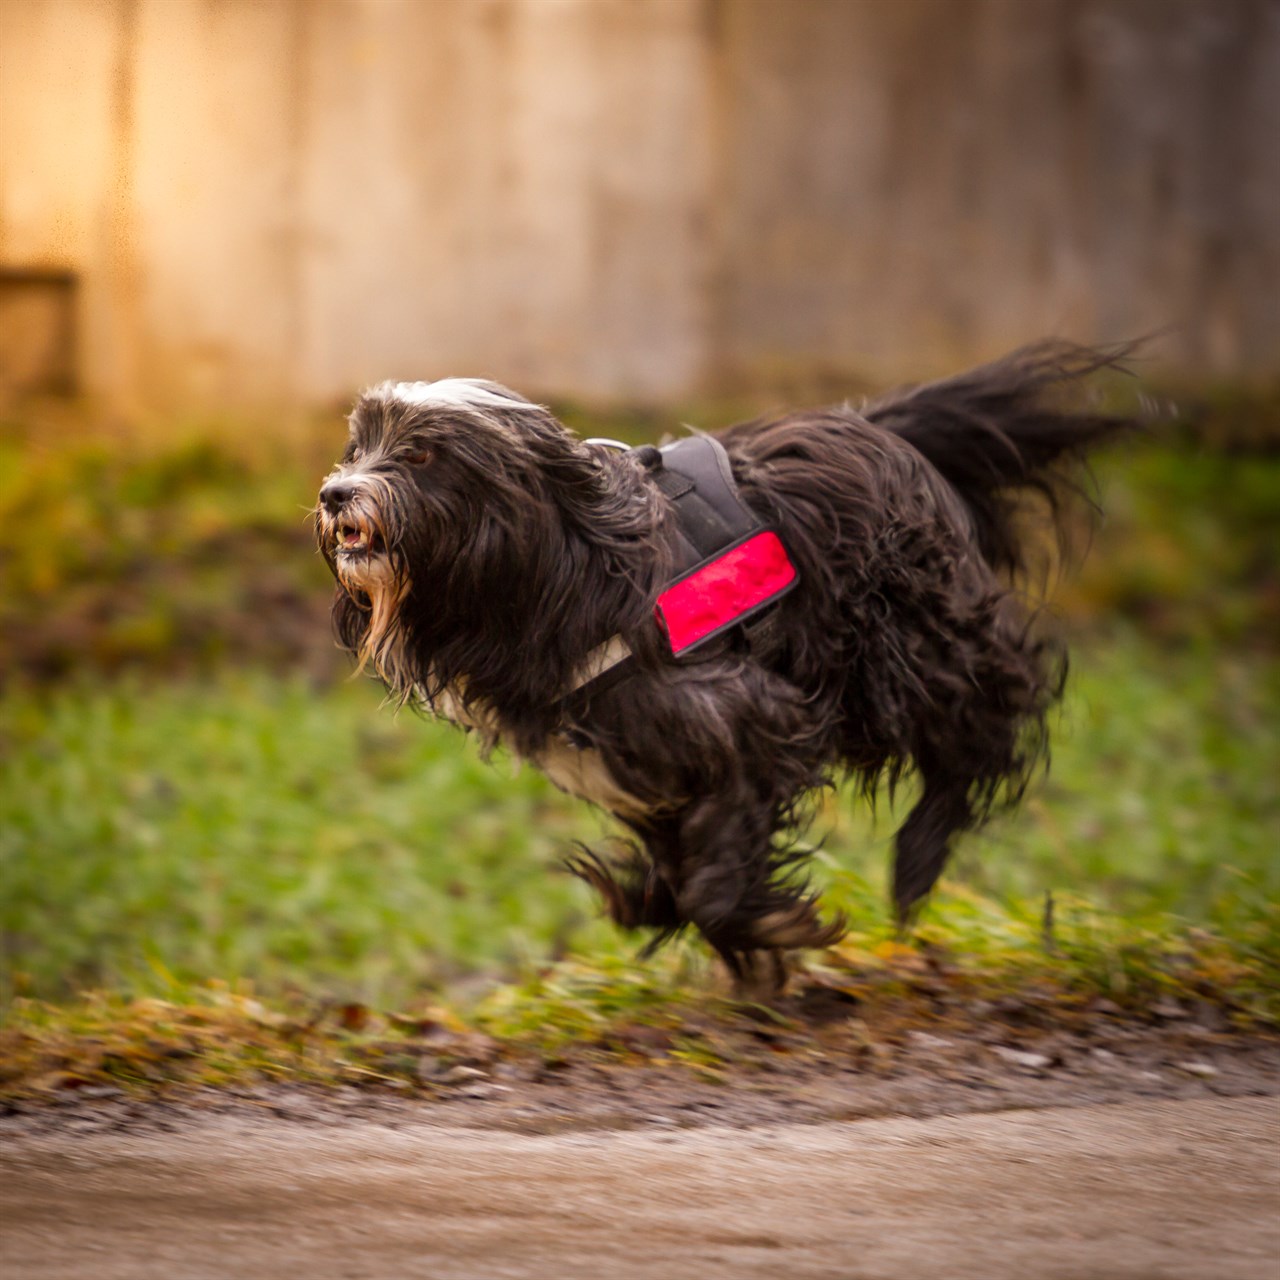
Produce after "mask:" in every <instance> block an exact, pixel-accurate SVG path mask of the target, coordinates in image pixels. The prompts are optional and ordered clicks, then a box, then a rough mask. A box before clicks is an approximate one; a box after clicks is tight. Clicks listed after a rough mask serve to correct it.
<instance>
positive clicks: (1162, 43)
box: [0, 0, 1280, 1002]
mask: <svg viewBox="0 0 1280 1280" xmlns="http://www.w3.org/2000/svg"><path fill="white" fill-rule="evenodd" d="M1277 126H1280V4H1278V3H1277V2H1276V0H892V2H891V0H5V3H4V4H3V5H0V766H2V769H0V954H2V956H3V960H4V973H3V976H2V977H0V982H2V983H3V992H2V994H3V995H4V997H5V998H6V1000H9V999H12V998H13V997H15V996H17V997H28V996H40V997H47V998H63V997H65V996H67V995H70V994H72V993H74V992H77V991H82V990H85V989H106V990H109V991H112V990H114V991H124V992H137V991H147V990H157V989H158V990H164V991H170V990H172V989H174V987H175V986H176V987H178V988H181V986H182V984H184V983H188V984H189V983H203V982H207V981H208V980H210V979H217V980H220V981H229V982H238V983H252V984H255V986H256V988H257V989H259V990H261V991H264V992H269V993H280V992H288V991H303V992H306V991H315V990H322V991H334V992H337V993H339V994H347V995H353V996H357V997H359V998H360V999H369V1000H381V1001H383V1002H394V1001H401V1002H402V1001H404V1000H407V999H412V998H414V997H415V996H416V995H417V994H419V993H422V992H424V991H433V990H439V989H440V988H441V987H445V986H447V987H449V988H450V989H462V988H465V987H466V985H467V984H468V983H481V982H492V981H493V980H494V979H495V978H496V977H502V976H508V975H510V974H512V973H515V972H519V971H520V970H521V968H522V967H527V966H529V965H531V964H532V965H536V964H540V963H542V962H543V961H544V960H545V959H546V958H547V957H549V956H552V957H554V956H556V955H560V954H563V953H565V952H566V951H567V950H572V949H577V950H579V951H583V950H591V949H597V950H604V951H608V950H609V949H611V948H612V949H617V948H619V947H620V946H622V945H623V944H620V943H619V942H618V941H617V939H616V938H615V937H614V935H613V934H612V933H611V932H610V931H609V930H607V929H605V928H604V927H603V926H601V925H599V924H596V923H593V922H592V906H591V904H590V903H589V901H588V900H587V899H586V897H585V896H584V895H582V894H580V893H579V890H578V888H577V887H575V886H573V885H571V884H569V883H568V882H567V881H566V880H565V879H564V878H563V877H560V876H557V875H556V874H554V872H553V870H552V868H553V865H554V862H555V858H556V855H557V853H558V851H560V850H561V849H562V848H563V846H564V844H565V842H566V841H567V840H568V839H570V838H577V837H582V838H587V839H591V838H598V837H599V834H600V830H601V824H600V823H599V822H598V821H597V820H596V819H595V818H593V817H591V816H590V815H589V814H587V813H585V811H584V810H583V809H582V808H581V807H580V806H576V805H573V804H571V803H569V802H567V801H565V800H563V799H562V798H561V797H560V796H558V795H557V794H556V793H555V792H553V791H551V790H550V789H549V788H548V787H547V786H546V785H545V784H544V783H543V782H542V781H541V780H540V779H538V778H536V777H533V776H531V775H529V774H528V773H527V772H526V773H522V774H520V775H519V776H518V777H517V778H515V779H514V780H513V779H512V778H511V777H510V776H509V774H510V770H508V769H505V768H503V769H499V770H496V771H495V770H492V769H490V768H487V767H486V766H484V765H483V764H482V763H481V762H480V761H479V760H478V759H477V758H476V757H475V754H474V752H472V751H471V750H470V749H469V748H468V747H466V746H465V745H464V744H463V742H462V740H461V739H460V738H458V737H456V736H455V735H454V734H452V733H451V732H449V731H447V730H444V729H439V728H436V727H432V726H426V725H422V724H420V723H418V722H416V721H415V720H414V718H413V717H412V716H411V715H408V714H402V715H401V716H399V717H398V718H397V717H393V716H392V714H391V713H390V712H389V711H386V710H379V707H378V694H377V690H376V689H375V688H373V687H372V686H371V685H369V684H366V683H360V684H351V683H349V682H346V681H345V680H344V663H343V661H342V660H341V658H340V656H339V655H337V654H336V652H335V650H334V648H333V644H332V641H331V639H330V637H329V633H328V626H327V599H328V594H329V584H328V581H327V574H326V571H325V569H324V566H323V564H322V563H321V562H320V560H319V559H318V557H317V556H316V555H315V554H314V552H313V550H312V547H311V539H310V534H309V530H308V525H307V517H306V510H307V508H308V507H309V505H310V503H311V501H312V499H313V494H314V491H315V488H316V484H317V481H318V479H319V477H320V476H321V475H322V474H323V472H324V471H325V470H326V469H327V467H328V465H329V463H330V461H331V460H332V458H333V457H334V456H336V454H337V453H338V452H339V450H340V447H341V441H342V438H343V434H344V432H343V425H342V415H343V413H344V412H345V410H346V408H347V406H349V404H350V402H351V399H352V397H353V395H354V394H355V393H356V391H357V390H358V389H359V388H360V387H361V386H362V385H363V384H365V383H368V382H371V381H375V380H380V379H382V378H385V377H395V378H436V377H442V376H446V375H455V374H456V375H477V376H486V377H493V378H497V379H499V380H501V381H504V382H508V383H510V384H511V385H513V386H515V387H517V388H518V389H520V390H521V391H523V392H525V393H527V394H531V395H536V396H539V397H542V398H546V399H548V400H549V401H550V402H551V403H552V404H553V406H554V407H555V408H556V409H557V410H558V411H559V412H560V413H561V414H562V415H563V416H564V418H565V420H566V421H568V422H569V423H570V424H571V425H573V426H574V427H575V428H578V429H582V430H585V431H588V433H590V434H606V435H622V436H624V437H626V438H629V439H632V440H637V441H638V440H641V439H649V438H655V437H656V436H658V435H660V434H661V433H662V432H664V431H669V430H673V429H675V428H676V427H677V426H678V424H679V423H681V422H693V423H696V424H697V425H699V426H702V427H706V428H713V427H716V426H720V425H724V424H726V423H727V422H729V421H731V420H732V419H734V418H735V417H737V416H740V415H741V414H745V413H749V412H755V411H758V410H761V409H768V408H775V407H781V406H783V405H787V404H796V403H803V402H812V401H815V400H822V399H824V398H825V399H836V398H844V397H854V398H856V397H857V396H859V395H861V394H864V393H866V392H869V391H873V390H877V389H883V388H884V387H885V386H887V385H890V384H893V383H896V382H900V381H902V380H909V379H914V378H920V377H929V376H936V375H940V374H944V373H948V372H954V371H956V370H958V369H959V368H961V367H963V366H965V365H967V364H971V363H975V362H979V361H981V360H984V359H987V358H991V357H994V356H996V355H999V354H1001V353H1002V352H1003V351H1004V350H1006V349H1008V348H1010V347H1013V346H1016V345H1019V344H1021V343H1023V342H1027V341H1031V340H1034V339H1036V338H1039V337H1042V336H1046V335H1060V336H1066V337H1071V338H1074V339H1077V340H1080V341H1087V342H1110V341H1117V340H1125V339H1129V338H1133V337H1138V336H1142V335H1146V334H1153V335H1155V337H1154V339H1153V341H1152V342H1151V343H1150V344H1149V345H1148V347H1147V348H1146V349H1145V351H1144V352H1143V354H1142V355H1141V357H1140V358H1139V359H1138V361H1137V362H1136V365H1135V368H1136V372H1137V373H1138V375H1139V376H1138V378H1137V379H1136V380H1133V381H1132V382H1131V383H1129V384H1128V385H1125V384H1124V382H1123V380H1117V382H1116V385H1114V386H1110V387H1107V388H1104V394H1106V395H1109V396H1113V397H1115V398H1116V400H1117V403H1121V402H1123V403H1125V404H1126V405H1128V406H1130V407H1131V406H1132V405H1133V403H1134V402H1135V401H1136V400H1137V399H1138V398H1139V396H1141V397H1142V399H1143V403H1144V404H1145V405H1146V407H1147V408H1148V410H1149V411H1151V414H1152V418H1153V422H1154V423H1155V424H1156V425H1155V427H1154V429H1153V430H1152V432H1151V433H1150V435H1149V437H1148V438H1147V439H1146V440H1144V441H1143V442H1141V443H1139V444H1135V445H1132V446H1130V447H1127V448H1126V449H1124V450H1122V451H1119V452H1117V453H1115V454H1113V455H1111V456H1108V457H1106V458H1103V459H1101V460H1100V461H1099V464H1098V467H1097V473H1098V482H1099V489H1100V493H1101V497H1102V500H1103V505H1104V506H1105V508H1106V510H1107V513H1108V521H1107V523H1106V524H1105V525H1104V527H1103V528H1102V530H1101V532H1100V533H1099V534H1098V535H1097V536H1096V537H1095V539H1094V542H1093V547H1092V552H1091V556H1090V559H1089V561H1088V564H1087V565H1086V567H1085V570H1084V572H1083V574H1082V575H1081V576H1080V577H1078V578H1075V579H1072V580H1071V581H1070V582H1069V583H1067V584H1064V586H1063V587H1062V589H1061V590H1059V591H1058V592H1057V594H1056V596H1055V601H1054V606H1053V613H1054V616H1055V618H1056V625H1058V626H1059V627H1060V628H1061V629H1063V630H1064V631H1066V632H1067V634H1068V635H1069V636H1070V637H1071V638H1072V639H1073V640H1074V642H1075V652H1076V655H1077V659H1076V673H1077V674H1076V679H1075V682H1074V684H1073V686H1072V694H1071V696H1070V698H1069V700H1068V703H1067V705H1066V707H1065V709H1064V713H1063V719H1062V724H1061V725H1060V727H1059V732H1058V741H1059V750H1058V755H1057V761H1056V764H1055V768H1054V772H1053V774H1052V775H1051V776H1050V779H1049V781H1048V783H1047V784H1045V785H1044V786H1043V787H1041V788H1040V789H1038V790H1037V792H1036V795H1035V797H1034V799H1033V800H1032V801H1031V803H1030V805H1029V806H1028V809H1027V811H1026V812H1025V813H1024V815H1023V816H1022V817H1021V818H1020V819H1018V820H1016V821H1015V822H1013V823H1011V824H1009V825H1008V827H1007V828H999V829H997V830H996V831H995V832H994V833H993V834H992V836H990V837H989V838H987V839H985V840H983V841H974V842H971V844H970V845H968V846H966V849H965V852H964V853H963V855H962V856H961V857H960V859H959V860H958V861H957V863H956V869H955V874H954V876H953V877H952V881H951V886H952V887H951V889H950V890H949V891H948V892H949V893H950V894H951V897H950V898H948V896H947V895H945V894H944V895H943V899H942V902H941V904H940V906H939V907H938V908H936V910H938V911H940V912H942V913H943V914H942V916H941V917H940V919H945V918H946V912H947V910H949V909H950V910H954V909H955V908H954V903H955V902H956V901H964V902H968V903H969V904H972V903H973V902H975V901H981V902H984V903H989V904H993V905H992V910H993V911H997V910H998V911H1002V912H1005V913H1006V915H1009V916H1010V918H1012V917H1013V916H1016V915H1017V913H1018V912H1019V911H1021V910H1023V908H1021V907H1020V906H1019V905H1018V904H1019V903H1021V902H1024V901H1038V900H1039V898H1040V895H1042V894H1043V892H1044V891H1045V890H1046V889H1053V890H1054V891H1056V892H1059V893H1071V894H1075V895H1079V896H1080V897H1081V898H1082V899H1088V900H1089V901H1091V902H1093V903H1095V904H1097V905H1098V906H1099V907H1100V908H1101V909H1103V910H1106V911H1110V912H1113V913H1118V914H1120V915H1122V916H1124V917H1125V918H1127V919H1135V920H1136V919H1142V920H1147V919H1150V920H1160V921H1166V920H1173V919H1176V920H1178V921H1181V922H1183V923H1187V922H1189V923H1190V924H1191V925H1193V926H1194V927H1196V928H1201V929H1216V930H1218V931H1220V932H1221V933H1222V934H1223V935H1224V936H1228V937H1231V938H1235V939H1238V940H1239V945H1240V947H1241V948H1242V950H1241V954H1242V955H1244V954H1248V955H1255V956H1268V957H1271V960H1274V957H1275V955H1276V954H1277V944H1276V911H1275V899H1276V896H1277V890H1278V889H1280V868H1278V867H1277V857H1276V851H1277V849H1278V848H1280V808H1278V805H1277V798H1276V790H1275V781H1274V780H1275V778H1276V777H1277V776H1280V751H1278V749H1277V734H1278V729H1277V711H1278V710H1280V663H1278V662H1277V657H1276V652H1275V642H1276V638H1277V633H1278V631H1280V571H1278V569H1277V548H1278V547H1280V147H1278V146H1277V145H1276V138H1277ZM819 825H820V827H821V829H822V832H824V833H827V834H828V840H827V844H826V853H825V854H824V855H823V861H822V874H823V876H824V877H825V881H824V882H825V883H826V884H827V887H828V892H829V894H830V895H831V896H832V897H833V898H834V899H835V900H838V901H843V902H844V903H845V905H846V906H850V907H851V908H852V909H853V910H854V911H855V913H856V916H857V918H858V919H859V920H860V921H862V922H863V924H864V925H865V926H866V927H867V928H868V929H873V930H874V929H880V930H883V931H884V932H886V933H887V931H888V920H887V912H886V911H885V910H884V908H883V906H882V886H883V868H882V863H883V861H884V855H885V852H886V848H887V843H888V839H889V836H890V835H891V832H892V830H893V822H892V817H891V815H890V816H889V817H886V816H885V815H884V814H882V815H881V819H880V822H879V824H877V825H875V826H873V825H872V824H871V822H870V820H869V819H868V818H866V817H865V815H861V814H855V809H854V806H853V805H852V803H851V802H850V801H849V800H848V799H847V798H843V797H836V798H834V799H833V800H832V801H831V802H830V803H829V804H827V805H826V806H825V808H824V809H823V811H822V813H821V815H820V824H819ZM948 902H951V903H952V904H953V905H952V907H950V908H949V907H948V905H947V904H948ZM1268 962H1271V961H1268ZM1259 963H1261V961H1259Z"/></svg>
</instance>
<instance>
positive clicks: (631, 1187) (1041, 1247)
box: [0, 1097, 1280, 1280]
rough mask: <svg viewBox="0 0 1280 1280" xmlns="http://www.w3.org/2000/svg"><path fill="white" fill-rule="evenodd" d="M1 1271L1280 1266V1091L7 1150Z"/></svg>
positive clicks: (11, 1142) (125, 1137) (207, 1133)
mask: <svg viewBox="0 0 1280 1280" xmlns="http://www.w3.org/2000/svg"><path fill="white" fill-rule="evenodd" d="M0 1270H2V1271H3V1274H4V1275H5V1276H6V1277H13V1280H18V1277H23V1278H24V1280H26V1278H30V1280H46V1278H49V1277H93V1278H94V1280H116V1278H117V1277H130V1278H131V1280H132V1278H134V1277H152V1276H154V1277H166V1278H167V1280H187V1278H189V1277H205V1276H208V1277H214V1276H217V1277H222V1276H237V1277H273V1278H274V1277H294V1276H297V1277H307V1278H308V1280H314V1278H317V1277H330V1276H332V1277H375V1276H376V1277H394V1278H397V1280H398V1278H400V1277H418V1276H421V1277H432V1280H449V1278H453V1277H468V1278H471V1277H476V1278H481V1277H483V1278H484V1280H489V1278H491V1277H539V1278H541V1277H546V1278H547V1280H559V1278H560V1277H566V1278H572V1277H583V1278H584V1280H588V1278H589V1280H602V1278H605V1277H607V1278H609V1280H632V1278H633V1277H637V1278H638V1277H652V1278H653V1280H675V1278H678V1277H684V1276H689V1277H695V1276H696V1277H721V1276H724V1277H751V1276H770V1277H774V1276H778V1275H786V1276H787V1277H789V1278H791V1277H831V1278H832V1280H836V1278H839V1280H847V1278H848V1277H855V1276H856V1277H863V1278H866V1280H871V1278H873V1277H912V1280H915V1277H919V1276H933V1277H939V1278H945V1280H964V1278H965V1277H970V1276H972V1277H981V1280H997V1278H999V1277H1006V1276H1007V1277H1017V1278H1018V1280H1025V1278H1026V1277H1036V1278H1037V1280H1048V1278H1053V1277H1062V1278H1064V1280H1065V1278H1067V1277H1071V1278H1073V1280H1077V1278H1078V1280H1085V1278H1088V1280H1104V1278H1108V1277H1134V1278H1135V1280H1136V1278H1137V1277H1143V1278H1144V1280H1146V1278H1148V1277H1162V1278H1167V1277H1184V1276H1185V1277H1187V1278H1188V1280H1234V1278H1236V1277H1239V1278H1240V1280H1246V1278H1247V1280H1275V1277H1276V1276H1277V1275H1280V1099H1277V1098H1275V1097H1264V1098H1257V1097H1255V1098H1236V1099H1214V1100H1194V1101H1173V1102H1136V1103H1134V1102H1131V1103H1125V1104H1119V1105H1112V1106H1087V1107H1078V1108H1060V1109H1054V1110H1047V1111H1012V1112H1001V1113H997V1114H987V1115H969V1116H956V1117H944V1118H933V1119H918V1120H907V1119H893V1120H865V1121H860V1122H855V1123H827V1124H822V1125H796V1126H775V1127H764V1128H754V1129H726V1128H716V1127H709V1128H701V1129H684V1130H677V1129H668V1128H663V1127H661V1126H654V1127H650V1128H648V1129H636V1130H630V1131H626V1132H597V1133H576V1134H559V1135H547V1136H531V1135H528V1134H520V1133H511V1132H501V1131H492V1130H490V1131H466V1130H460V1129H435V1128H431V1127H430V1126H428V1125H415V1126H410V1127H407V1128H399V1129H395V1128H389V1127H387V1126H386V1125H384V1124H379V1123H374V1122H369V1121H353V1122H351V1123H349V1124H346V1125H342V1126H334V1127H329V1128H320V1127H310V1126H305V1125H298V1124H292V1123H289V1122H281V1121H279V1120H276V1119H273V1118H269V1117H264V1118H263V1119H261V1120H258V1121H251V1120H249V1119H247V1118H245V1117H243V1116H239V1117H233V1118H226V1117H222V1118H219V1117H210V1118H209V1119H207V1120H205V1121H202V1122H199V1123H194V1124H192V1125H190V1126H184V1127H183V1128H182V1129H180V1130H179V1131H177V1132H174V1133H158V1132H150V1133H144V1134H141V1135H129V1134H91V1135H79V1136H77V1135H74V1134H69V1133H57V1132H48V1133H44V1134H32V1135H25V1136H24V1135H18V1136H13V1135H10V1137H9V1139H8V1140H7V1141H6V1145H5V1149H4V1151H3V1152H2V1153H0Z"/></svg>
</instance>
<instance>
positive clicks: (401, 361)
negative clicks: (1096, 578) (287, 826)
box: [0, 0, 1280, 410]
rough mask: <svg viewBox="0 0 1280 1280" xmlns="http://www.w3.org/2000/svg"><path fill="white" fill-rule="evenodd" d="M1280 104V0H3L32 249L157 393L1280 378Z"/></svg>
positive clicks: (610, 392) (84, 351) (5, 100)
mask: <svg viewBox="0 0 1280 1280" xmlns="http://www.w3.org/2000/svg"><path fill="white" fill-rule="evenodd" d="M1277 122H1280V4H1278V3H1277V0H895V2H894V3H888V2H885V0H3V3H0V270H2V269H4V268H23V269H26V268H32V267H41V268H58V269H71V270H73V271H75V272H76V273H77V274H78V276H79V278H80V283H81V288H80V292H79V295H78V296H79V301H78V306H79V309H80V314H79V317H78V319H79V325H78V334H79V343H80V351H79V367H80V372H81V378H82V382H83V384H84V385H86V386H87V387H88V388H89V389H90V390H91V391H93V392H94V393H96V394H98V395H99V396H101V397H103V398H104V399H105V400H106V401H107V402H109V403H111V404H113V405H115V406H118V407H120V408H123V409H126V410H127V409H131V408H134V407H138V406H142V405H152V406H162V407H176V406H189V405H201V406H233V405H237V404H271V403H290V402H293V403H298V402H323V401H327V400H330V399H333V398H340V397H343V396H345V395H347V394H348V393H349V391H350V389H351V388H352V387H353V386H354V385H357V384H359V383H362V382H366V381H369V380H372V379H375V378H379V377H383V376H388V375H394V376H438V375H442V374H445V373H450V372H483V373H487V374H490V375H492V376H496V377H500V378H504V379H506V380H509V381H511V382H513V383H516V384H518V385H521V386H525V387H529V388H532V389H538V390H551V391H565V392H572V393H578V394H588V395H600V396H627V395H631V396H635V395H639V396H648V397H660V396H668V395H675V394H680V393H682V392H687V391H689V390H691V389H695V388H697V387H699V386H702V385H706V384H707V383H709V382H711V381H714V380H716V379H717V378H724V377H741V376H760V375H761V374H764V375H768V374H769V373H771V372H773V371H778V370H786V371H788V372H794V371H799V372H805V371H811V370H813V369H814V368H819V367H821V368H828V369H836V370H849V371H854V372H860V373H864V374H867V375H868V376H873V377H882V376H898V375H900V374H903V373H914V372H918V371H927V370H931V369H936V368H941V367H945V366H947V365H950V364H954V363H957V362H963V361H967V360H972V359H976V358H981V357H983V356H986V355H989V354H992V353H993V352H994V351H996V350H998V349H999V348H1001V347H1003V346H1006V345H1009V344H1012V343H1015V342H1019V341H1022V340H1025V339H1026V338H1028V337H1031V336H1035V335H1038V334H1041V333H1043V332H1046V331H1055V332H1068V333H1071V334H1073V335H1076V336H1080V337H1085V338H1112V337H1118V336H1123V335H1129V334H1133V333H1136V332H1143V331H1146V330H1151V329H1155V328H1163V327H1169V328H1171V330H1172V332H1171V335H1170V337H1169V339H1167V341H1166V346H1165V350H1166V352H1167V353H1168V354H1169V356H1170V358H1172V359H1176V360H1177V361H1179V362H1180V364H1181V365H1182V366H1183V367H1184V368H1185V369H1186V370H1189V371H1191V372H1194V373H1201V374H1237V373H1241V372H1248V371H1268V370H1269V371H1273V372H1274V371H1276V370H1277V369H1280V147H1278V146H1276V145H1275V137H1276V124H1277ZM2 287H3V286H2V284H0V288H2ZM14 314H17V313H16V312H15V313H14ZM2 338H3V331H2V327H0V340H2ZM3 377H4V353H3V351H0V380H3Z"/></svg>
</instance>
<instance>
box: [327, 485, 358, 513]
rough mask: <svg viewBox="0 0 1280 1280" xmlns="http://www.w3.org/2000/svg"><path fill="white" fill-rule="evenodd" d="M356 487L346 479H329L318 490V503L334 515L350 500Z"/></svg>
mask: <svg viewBox="0 0 1280 1280" xmlns="http://www.w3.org/2000/svg"><path fill="white" fill-rule="evenodd" d="M355 491H356V487H355V485H353V484H351V483H350V482H349V481H346V480H330V481H329V483H328V484H327V485H325V486H324V488H323V489H321V490H320V505H321V506H322V507H324V509H325V510H326V511H327V512H328V513H329V514H330V515H331V516H336V515H337V514H338V512H339V511H341V510H342V508H343V507H344V506H346V504H347V503H348V502H349V501H350V500H351V495H352V494H353V493H355Z"/></svg>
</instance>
